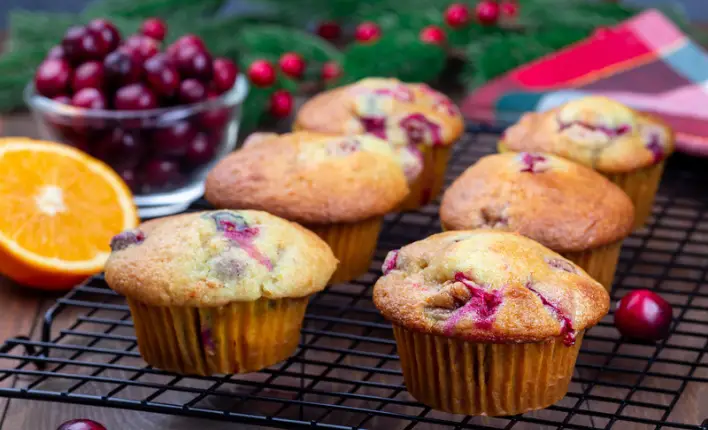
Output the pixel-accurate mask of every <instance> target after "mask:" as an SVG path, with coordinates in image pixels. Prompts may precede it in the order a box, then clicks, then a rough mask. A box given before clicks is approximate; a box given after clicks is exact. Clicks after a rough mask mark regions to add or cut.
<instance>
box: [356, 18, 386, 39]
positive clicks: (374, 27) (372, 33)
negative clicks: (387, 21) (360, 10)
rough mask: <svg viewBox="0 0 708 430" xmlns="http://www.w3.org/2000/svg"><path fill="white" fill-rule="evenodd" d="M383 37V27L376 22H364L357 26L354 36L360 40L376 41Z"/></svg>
mask: <svg viewBox="0 0 708 430" xmlns="http://www.w3.org/2000/svg"><path fill="white" fill-rule="evenodd" d="M380 37H381V27H379V26H378V24H376V23H375V22H370V21H366V22H362V23H361V24H359V25H358V26H357V27H356V30H355V32H354V38H356V40H358V41H359V42H362V43H365V42H375V41H376V40H378V39H379V38H380Z"/></svg>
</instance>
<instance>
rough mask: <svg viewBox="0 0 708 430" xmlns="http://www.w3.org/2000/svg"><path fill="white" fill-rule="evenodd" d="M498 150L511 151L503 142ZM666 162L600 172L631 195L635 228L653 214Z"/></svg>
mask: <svg viewBox="0 0 708 430" xmlns="http://www.w3.org/2000/svg"><path fill="white" fill-rule="evenodd" d="M497 151H498V152H500V153H504V152H510V151H509V150H508V149H507V148H506V145H504V144H503V143H502V142H499V143H498V144H497ZM665 164H666V160H662V161H660V162H659V163H656V164H654V165H653V166H649V167H645V168H643V169H637V170H635V171H632V172H627V173H603V172H600V173H602V174H603V175H604V176H605V177H606V178H607V179H609V180H610V181H612V182H613V183H614V184H616V185H617V186H618V187H620V188H621V189H622V191H624V192H625V193H626V194H627V195H628V196H629V199H630V200H631V201H632V204H633V205H634V228H635V229H638V228H641V227H644V224H646V222H647V218H649V216H650V215H651V209H652V207H653V206H654V197H656V191H657V190H658V189H659V182H661V175H662V174H663V173H664V165H665Z"/></svg>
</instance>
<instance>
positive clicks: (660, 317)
mask: <svg viewBox="0 0 708 430" xmlns="http://www.w3.org/2000/svg"><path fill="white" fill-rule="evenodd" d="M671 318H672V307H671V304H669V302H667V301H666V300H664V299H663V298H662V297H661V296H659V295H658V294H656V293H654V292H652V291H649V290H635V291H632V292H631V293H629V294H627V295H626V296H624V297H622V299H621V300H620V301H619V303H618V304H617V310H616V311H615V326H616V327H617V330H619V332H620V333H621V334H622V336H625V337H628V338H631V339H639V340H648V341H657V340H661V339H665V338H666V337H668V336H669V329H670V327H671Z"/></svg>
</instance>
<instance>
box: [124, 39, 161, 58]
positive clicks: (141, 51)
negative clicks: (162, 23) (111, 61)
mask: <svg viewBox="0 0 708 430" xmlns="http://www.w3.org/2000/svg"><path fill="white" fill-rule="evenodd" d="M120 49H121V50H123V51H125V52H128V53H130V54H133V55H134V56H135V57H137V59H138V60H139V61H140V62H144V61H145V60H147V59H148V58H150V57H152V56H153V55H156V54H157V53H158V52H160V45H159V43H158V42H157V41H156V40H155V39H151V38H149V37H147V36H143V35H142V34H134V35H132V36H130V37H129V38H128V39H127V40H126V41H125V43H124V44H123V46H121V48H120Z"/></svg>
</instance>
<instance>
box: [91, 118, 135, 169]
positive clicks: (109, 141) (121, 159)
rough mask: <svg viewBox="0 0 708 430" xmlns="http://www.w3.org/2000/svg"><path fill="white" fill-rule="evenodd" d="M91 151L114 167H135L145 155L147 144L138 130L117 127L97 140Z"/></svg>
mask: <svg viewBox="0 0 708 430" xmlns="http://www.w3.org/2000/svg"><path fill="white" fill-rule="evenodd" d="M91 152H92V153H93V155H95V156H96V157H97V158H99V159H101V160H103V161H104V162H106V163H107V164H109V165H111V166H113V167H119V168H133V167H135V166H137V165H138V163H139V162H140V160H141V158H142V157H143V155H144V153H145V144H144V143H143V139H141V137H140V134H139V133H138V132H136V131H129V130H125V129H122V128H116V129H113V131H111V132H110V133H109V134H107V135H106V136H104V137H103V138H102V139H100V140H99V141H98V142H96V143H95V145H94V148H93V150H92V151H91Z"/></svg>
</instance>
